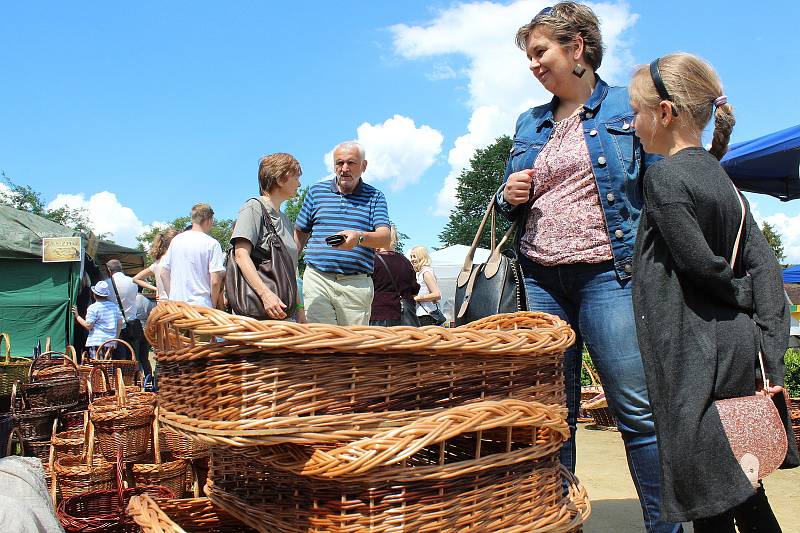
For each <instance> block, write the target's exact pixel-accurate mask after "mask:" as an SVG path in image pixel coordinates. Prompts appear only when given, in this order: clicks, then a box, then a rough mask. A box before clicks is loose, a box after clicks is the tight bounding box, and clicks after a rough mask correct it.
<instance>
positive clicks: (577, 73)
mask: <svg viewBox="0 0 800 533" xmlns="http://www.w3.org/2000/svg"><path fill="white" fill-rule="evenodd" d="M585 72H586V69H585V68H583V66H582V65H581V64H580V63H575V68H574V69H572V73H573V74H574V75H575V77H576V78H582V77H583V75H584V73H585Z"/></svg>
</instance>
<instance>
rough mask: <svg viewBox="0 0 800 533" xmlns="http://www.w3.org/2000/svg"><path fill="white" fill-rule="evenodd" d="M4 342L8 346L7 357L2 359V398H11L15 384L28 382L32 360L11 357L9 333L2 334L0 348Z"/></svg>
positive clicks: (0, 388)
mask: <svg viewBox="0 0 800 533" xmlns="http://www.w3.org/2000/svg"><path fill="white" fill-rule="evenodd" d="M3 342H5V344H6V353H5V357H4V358H2V359H0V396H9V395H10V394H11V388H12V387H13V386H14V383H16V382H17V381H19V382H21V383H26V382H27V381H28V370H29V369H30V367H31V359H30V358H28V357H12V356H11V337H10V336H9V335H8V333H0V346H2V344H3Z"/></svg>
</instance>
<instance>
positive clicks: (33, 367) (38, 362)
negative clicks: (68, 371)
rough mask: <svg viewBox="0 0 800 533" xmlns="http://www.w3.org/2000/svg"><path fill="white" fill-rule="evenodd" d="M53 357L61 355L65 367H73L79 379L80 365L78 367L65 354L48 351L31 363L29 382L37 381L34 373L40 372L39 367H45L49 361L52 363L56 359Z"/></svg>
mask: <svg viewBox="0 0 800 533" xmlns="http://www.w3.org/2000/svg"><path fill="white" fill-rule="evenodd" d="M53 355H60V356H61V357H62V359H63V363H64V366H70V365H72V370H73V371H74V372H75V376H76V377H77V376H78V375H79V372H78V365H76V364H75V363H74V362H73V361H72V359H70V358H69V356H68V355H67V354H66V353H65V352H58V351H55V350H48V351H46V352H42V354H41V355H39V357H37V358H36V359H34V360H33V362H31V366H30V368H28V380H29V381H35V380H34V379H33V373H34V372H35V371H38V370H39V366H42V365H44V364H45V363H46V362H47V361H52V360H53V359H54V357H53Z"/></svg>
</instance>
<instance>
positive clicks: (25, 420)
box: [11, 384, 60, 440]
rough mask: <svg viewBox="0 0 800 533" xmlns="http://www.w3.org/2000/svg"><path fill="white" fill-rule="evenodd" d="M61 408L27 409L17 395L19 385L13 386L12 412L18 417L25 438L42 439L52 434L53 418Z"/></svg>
mask: <svg viewBox="0 0 800 533" xmlns="http://www.w3.org/2000/svg"><path fill="white" fill-rule="evenodd" d="M59 411H60V409H59V408H57V407H56V408H50V407H46V408H41V409H25V408H24V407H23V402H22V398H19V397H18V396H17V387H16V384H14V385H13V386H12V387H11V413H12V414H13V415H14V418H16V420H17V423H18V425H19V430H20V433H21V434H22V438H24V439H25V440H41V439H46V438H48V437H49V436H50V435H51V429H52V427H53V420H55V419H56V417H57V416H58V413H59Z"/></svg>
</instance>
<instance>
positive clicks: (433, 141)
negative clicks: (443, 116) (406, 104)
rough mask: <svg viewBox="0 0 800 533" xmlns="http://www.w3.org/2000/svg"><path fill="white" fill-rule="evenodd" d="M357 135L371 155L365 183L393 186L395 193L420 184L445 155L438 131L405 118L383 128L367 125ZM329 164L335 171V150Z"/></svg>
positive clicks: (397, 117)
mask: <svg viewBox="0 0 800 533" xmlns="http://www.w3.org/2000/svg"><path fill="white" fill-rule="evenodd" d="M356 131H357V137H356V140H357V141H358V142H360V143H361V144H362V145H363V146H364V150H365V151H366V154H367V161H368V164H367V171H366V172H365V173H364V179H365V180H366V181H368V182H370V183H373V182H382V181H385V182H389V188H390V189H391V190H393V191H399V190H400V189H402V188H404V187H405V186H407V185H409V184H412V183H416V182H418V181H419V179H420V177H421V176H422V174H424V173H425V171H426V170H428V169H429V168H430V167H431V165H433V163H434V162H435V161H436V157H437V156H438V155H439V154H440V153H441V152H442V141H443V140H444V137H443V136H442V134H441V133H440V132H439V131H438V130H435V129H433V128H431V127H430V126H425V125H422V126H420V127H417V126H416V125H415V124H414V121H413V120H412V119H410V118H408V117H404V116H401V115H395V116H393V117H392V118H390V119H387V120H386V121H385V122H383V124H375V125H373V124H370V123H368V122H364V123H363V124H361V125H360V126H359V127H358V129H357V130H356ZM325 164H326V165H327V167H328V169H331V170H332V169H333V149H331V151H330V152H328V153H327V154H325Z"/></svg>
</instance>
